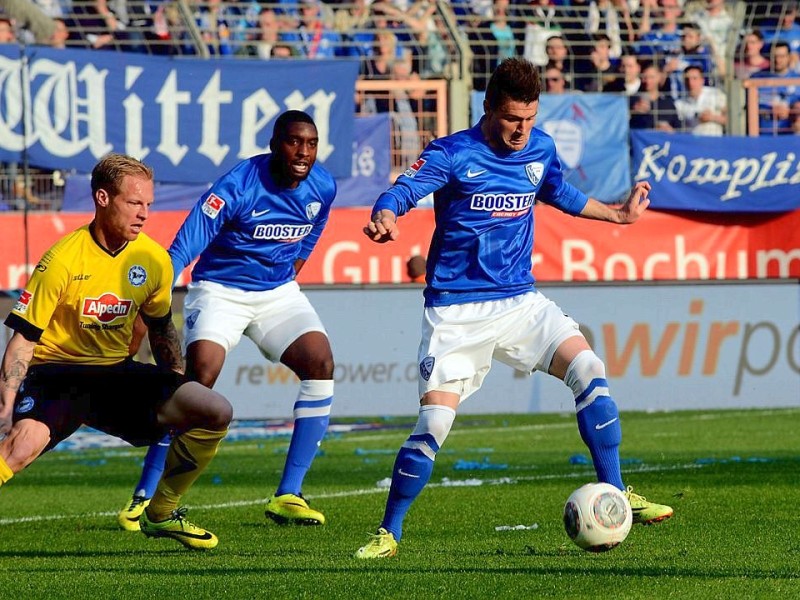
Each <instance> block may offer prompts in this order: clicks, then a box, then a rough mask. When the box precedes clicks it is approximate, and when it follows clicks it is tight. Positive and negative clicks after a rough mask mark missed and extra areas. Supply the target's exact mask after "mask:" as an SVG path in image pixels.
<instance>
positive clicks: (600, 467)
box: [564, 350, 625, 490]
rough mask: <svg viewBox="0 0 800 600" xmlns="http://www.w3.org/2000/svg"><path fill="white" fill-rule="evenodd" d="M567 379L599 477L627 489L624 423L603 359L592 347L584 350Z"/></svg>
mask: <svg viewBox="0 0 800 600" xmlns="http://www.w3.org/2000/svg"><path fill="white" fill-rule="evenodd" d="M564 383H566V384H567V385H568V386H569V387H570V388H571V389H572V392H573V394H574V396H575V412H576V416H577V419H578V430H579V431H580V434H581V439H583V442H584V443H585V444H586V446H587V447H588V448H589V452H590V453H591V455H592V462H593V463H594V469H595V473H596V474H597V480H598V481H600V482H603V483H610V484H611V485H613V486H614V487H617V488H619V489H620V490H624V489H625V484H624V483H623V482H622V473H621V471H620V465H619V444H620V442H621V441H622V427H621V426H620V422H619V411H618V410H617V405H616V403H615V402H614V400H613V399H612V398H611V395H610V394H609V391H608V381H606V373H605V366H604V365H603V362H602V361H601V360H600V359H599V358H598V357H597V355H596V354H595V353H594V352H592V351H591V350H584V351H583V352H581V353H579V354H578V356H576V357H575V359H574V360H573V361H572V362H571V363H570V365H569V367H568V368H567V373H566V375H565V376H564Z"/></svg>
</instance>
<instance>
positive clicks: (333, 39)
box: [283, 0, 344, 58]
mask: <svg viewBox="0 0 800 600" xmlns="http://www.w3.org/2000/svg"><path fill="white" fill-rule="evenodd" d="M283 39H284V40H285V41H294V42H297V43H298V46H299V51H300V54H301V56H303V57H304V58H335V57H336V56H341V55H343V54H344V51H343V49H342V40H341V37H340V36H339V34H338V33H336V31H334V30H333V29H332V28H331V27H330V26H328V24H326V23H325V22H324V20H323V18H322V2H321V0H301V3H300V28H299V30H298V31H297V32H296V33H295V32H289V33H286V34H284V36H283Z"/></svg>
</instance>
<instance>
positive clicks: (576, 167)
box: [471, 92, 631, 202]
mask: <svg viewBox="0 0 800 600" xmlns="http://www.w3.org/2000/svg"><path fill="white" fill-rule="evenodd" d="M471 108H472V115H473V119H472V121H473V123H477V122H478V120H479V119H480V117H481V115H483V92H474V93H473V94H472V107H471ZM536 127H537V128H539V129H541V130H543V131H545V132H546V133H548V134H549V135H550V136H552V137H553V139H554V140H555V142H556V150H557V152H558V158H559V160H560V161H561V165H562V167H563V168H564V174H565V175H566V180H567V181H568V182H570V183H571V184H572V185H574V186H575V187H576V188H578V189H579V190H581V191H582V192H584V193H586V194H588V195H590V196H592V197H594V198H597V199H598V200H602V201H604V202H615V201H618V200H623V199H624V198H625V197H627V195H628V192H629V191H630V187H631V175H630V154H629V153H630V150H629V146H628V104H627V100H626V99H625V98H622V97H619V96H616V95H614V94H559V95H555V94H542V96H541V97H540V99H539V115H538V117H537V118H536Z"/></svg>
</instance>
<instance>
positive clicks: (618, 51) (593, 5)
mask: <svg viewBox="0 0 800 600" xmlns="http://www.w3.org/2000/svg"><path fill="white" fill-rule="evenodd" d="M586 31H587V32H588V33H591V34H598V33H604V34H606V35H607V36H608V39H609V40H611V50H610V55H611V57H612V58H619V57H620V56H622V46H623V44H624V45H628V44H632V43H633V42H634V41H636V32H635V29H634V28H633V21H632V19H631V11H630V7H629V6H628V2H627V0H592V1H591V2H589V15H588V19H587V21H586Z"/></svg>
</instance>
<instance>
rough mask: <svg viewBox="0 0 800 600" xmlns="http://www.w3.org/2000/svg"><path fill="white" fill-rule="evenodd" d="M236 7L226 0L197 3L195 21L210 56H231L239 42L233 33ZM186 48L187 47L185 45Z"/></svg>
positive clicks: (236, 15) (235, 24)
mask: <svg viewBox="0 0 800 600" xmlns="http://www.w3.org/2000/svg"><path fill="white" fill-rule="evenodd" d="M238 20H239V14H238V9H237V7H236V6H235V5H233V4H228V3H227V2H226V0H207V1H206V2H203V3H201V4H198V5H197V9H196V11H195V21H196V22H197V28H198V29H199V30H200V35H201V36H202V38H203V41H204V42H205V44H206V47H207V48H208V52H209V54H211V56H231V55H233V54H234V53H235V52H236V50H237V49H238V46H239V44H237V43H236V42H237V41H240V40H238V39H237V36H236V35H235V31H236V27H237V22H238ZM187 50H188V47H187Z"/></svg>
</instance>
